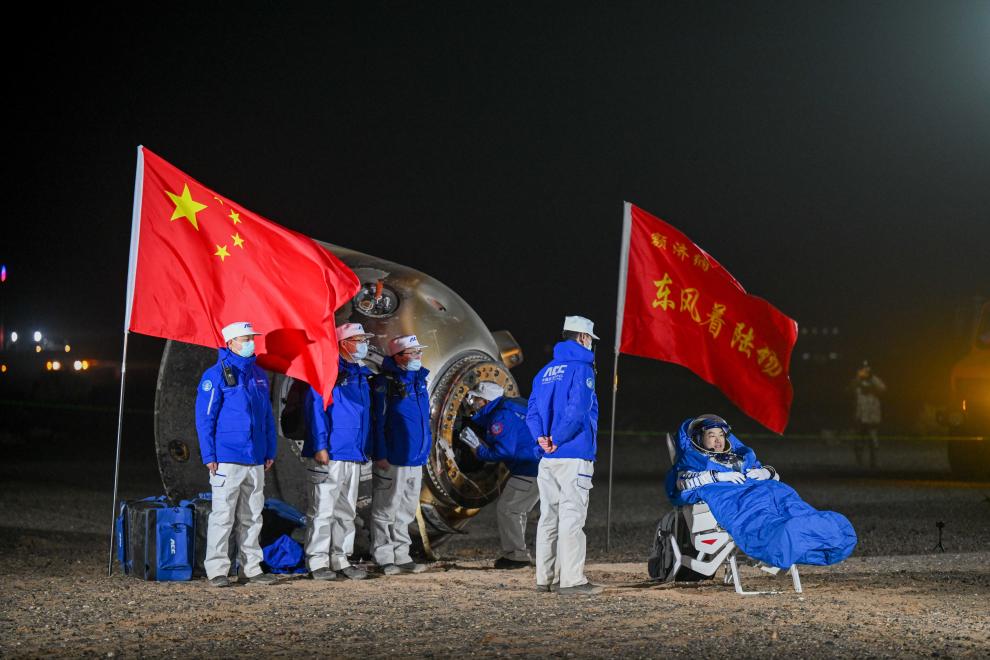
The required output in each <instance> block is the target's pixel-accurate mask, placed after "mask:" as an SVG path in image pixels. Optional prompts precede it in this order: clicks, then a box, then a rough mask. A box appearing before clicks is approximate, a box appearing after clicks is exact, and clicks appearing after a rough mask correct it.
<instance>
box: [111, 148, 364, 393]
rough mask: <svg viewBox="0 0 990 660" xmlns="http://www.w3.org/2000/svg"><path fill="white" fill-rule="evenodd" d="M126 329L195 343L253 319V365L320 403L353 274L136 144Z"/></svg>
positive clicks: (333, 366) (332, 372)
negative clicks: (299, 385) (337, 318)
mask: <svg viewBox="0 0 990 660" xmlns="http://www.w3.org/2000/svg"><path fill="white" fill-rule="evenodd" d="M135 197H136V199H135V205H134V220H133V226H132V228H131V234H132V235H131V259H130V268H129V270H128V304H127V320H126V327H127V329H128V330H130V331H132V332H139V333H141V334H145V335H152V336H154V337H164V338H166V339H174V340H177V341H184V342H188V343H190V344H199V345H201V346H211V347H219V346H222V345H223V339H222V337H221V334H220V330H221V328H223V327H224V326H225V325H228V324H230V323H234V322H236V321H250V322H252V323H253V324H254V327H255V328H256V329H257V330H258V331H259V332H262V333H263V335H261V336H259V337H257V354H258V364H259V366H262V367H264V368H265V369H270V370H273V371H278V372H281V373H285V374H288V375H290V376H293V377H294V378H298V379H300V380H303V381H305V382H307V383H309V384H310V385H312V386H313V387H315V388H316V390H317V391H318V392H321V393H322V394H323V399H324V401H325V402H329V400H330V392H331V391H332V389H333V385H334V382H335V381H336V378H337V337H336V333H335V331H334V312H335V311H336V310H337V308H339V307H340V306H341V305H343V304H344V303H346V302H347V301H348V300H350V298H351V297H352V296H353V295H354V294H355V293H356V292H357V290H358V288H359V283H358V279H357V276H356V275H355V274H354V273H353V272H351V270H350V269H349V268H348V267H347V266H345V265H344V264H343V263H342V262H341V261H340V260H339V259H337V257H335V256H334V255H332V254H330V252H328V251H327V250H326V248H324V247H322V246H321V245H319V244H318V243H317V242H316V241H314V240H313V239H311V238H309V237H308V236H303V235H302V234H298V233H296V232H294V231H291V230H289V229H286V228H285V227H282V226H280V225H277V224H275V223H274V222H271V221H270V220H266V219H265V218H263V217H261V216H259V215H256V214H254V213H252V212H251V211H249V210H247V209H245V208H244V207H242V206H240V205H239V204H237V203H236V202H233V201H231V200H229V199H227V198H226V197H224V196H222V195H220V194H218V193H216V192H214V191H213V190H210V189H209V188H207V187H206V186H204V185H203V184H201V183H199V182H198V181H196V180H195V179H193V178H192V177H190V176H189V175H188V174H185V173H184V172H182V171H180V170H178V169H176V168H175V167H174V166H173V165H171V164H169V163H168V162H166V161H165V160H163V159H161V158H160V157H158V156H156V155H155V154H153V153H152V152H150V151H148V150H147V149H145V148H143V147H139V148H138V172H137V185H136V187H135Z"/></svg>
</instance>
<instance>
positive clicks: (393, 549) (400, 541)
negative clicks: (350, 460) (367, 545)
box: [371, 465, 423, 566]
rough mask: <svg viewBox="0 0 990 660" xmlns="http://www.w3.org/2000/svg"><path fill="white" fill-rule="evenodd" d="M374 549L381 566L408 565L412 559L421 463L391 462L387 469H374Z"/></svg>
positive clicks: (421, 480) (372, 518) (421, 479)
mask: <svg viewBox="0 0 990 660" xmlns="http://www.w3.org/2000/svg"><path fill="white" fill-rule="evenodd" d="M371 479H372V485H373V486H374V490H373V492H372V495H371V552H372V555H373V556H374V557H375V562H376V563H377V564H378V565H379V566H385V565H386V564H405V563H408V562H410V561H412V559H411V558H410V556H409V546H410V544H411V543H412V539H411V538H410V536H409V525H410V524H412V522H413V521H414V520H416V507H417V506H419V491H420V486H421V485H422V482H423V467H422V466H421V465H416V466H405V465H390V466H389V467H388V469H387V470H380V469H378V468H374V469H372V471H371Z"/></svg>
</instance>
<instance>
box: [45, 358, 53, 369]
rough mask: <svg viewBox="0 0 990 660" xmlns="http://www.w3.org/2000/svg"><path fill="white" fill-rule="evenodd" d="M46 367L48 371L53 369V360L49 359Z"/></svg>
mask: <svg viewBox="0 0 990 660" xmlns="http://www.w3.org/2000/svg"><path fill="white" fill-rule="evenodd" d="M45 369H47V370H48V371H51V370H52V361H51V360H49V361H48V362H45Z"/></svg>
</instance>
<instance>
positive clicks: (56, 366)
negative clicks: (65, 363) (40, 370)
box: [52, 360, 62, 371]
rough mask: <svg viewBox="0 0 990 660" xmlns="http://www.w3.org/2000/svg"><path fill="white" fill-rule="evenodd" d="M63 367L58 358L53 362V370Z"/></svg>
mask: <svg viewBox="0 0 990 660" xmlns="http://www.w3.org/2000/svg"><path fill="white" fill-rule="evenodd" d="M61 368H62V363H61V362H59V361H58V360H55V361H54V362H52V371H58V370H59V369H61Z"/></svg>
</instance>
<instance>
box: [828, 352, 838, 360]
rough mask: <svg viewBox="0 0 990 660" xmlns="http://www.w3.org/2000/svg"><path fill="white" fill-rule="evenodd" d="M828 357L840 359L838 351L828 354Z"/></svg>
mask: <svg viewBox="0 0 990 660" xmlns="http://www.w3.org/2000/svg"><path fill="white" fill-rule="evenodd" d="M828 359H829V360H838V359H839V354H838V353H829V354H828Z"/></svg>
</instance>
